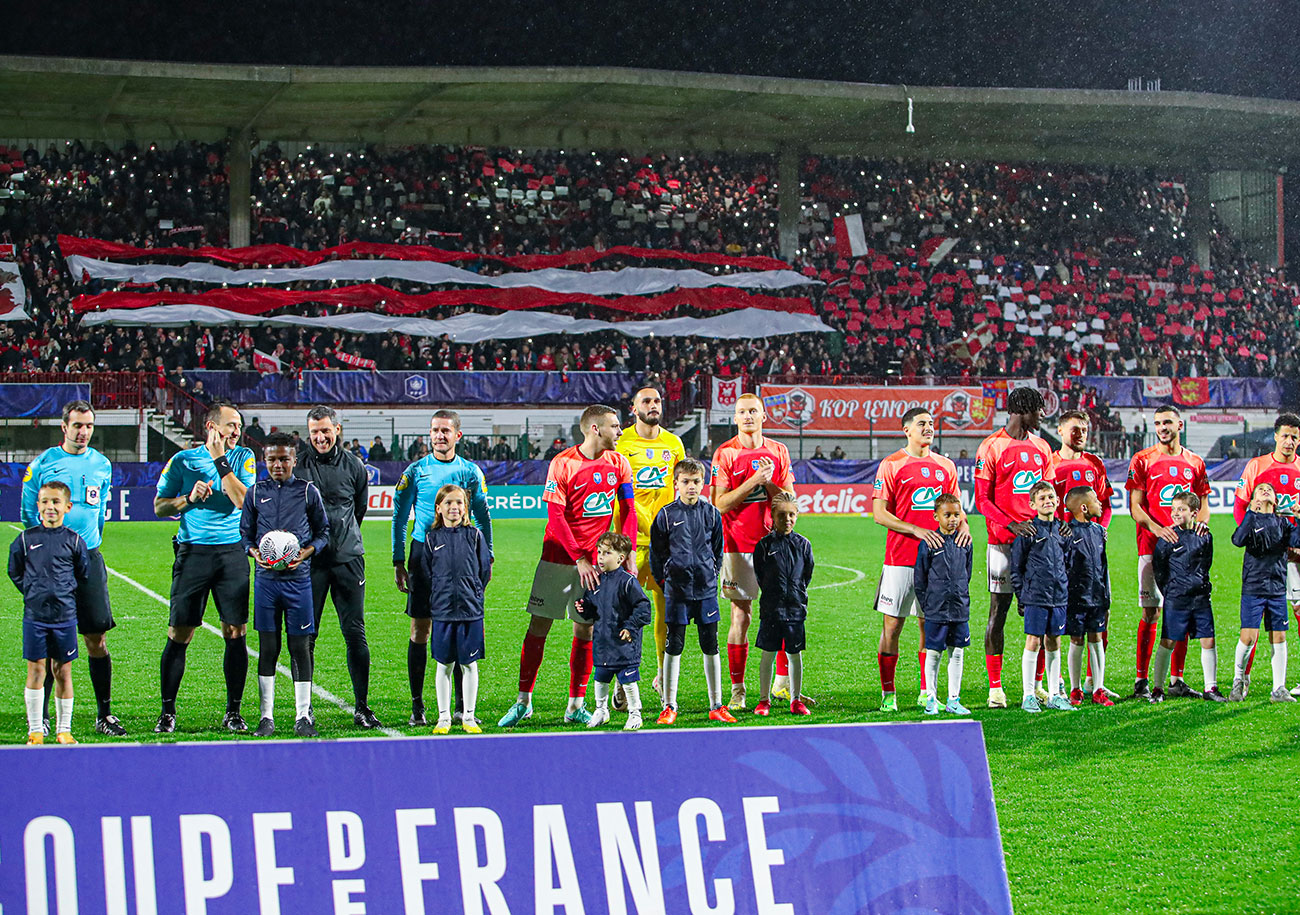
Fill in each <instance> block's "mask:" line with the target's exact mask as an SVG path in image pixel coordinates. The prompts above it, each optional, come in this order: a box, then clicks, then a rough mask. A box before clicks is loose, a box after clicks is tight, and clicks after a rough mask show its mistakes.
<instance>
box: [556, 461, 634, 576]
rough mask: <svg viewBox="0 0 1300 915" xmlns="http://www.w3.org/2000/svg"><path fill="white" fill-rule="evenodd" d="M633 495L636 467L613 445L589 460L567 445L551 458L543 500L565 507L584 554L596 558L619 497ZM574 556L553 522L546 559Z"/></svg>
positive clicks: (562, 559)
mask: <svg viewBox="0 0 1300 915" xmlns="http://www.w3.org/2000/svg"><path fill="white" fill-rule="evenodd" d="M620 498H626V499H630V498H632V466H631V465H630V464H629V463H628V462H627V458H625V457H624V456H623V455H621V454H619V453H618V452H617V451H615V450H614V449H613V448H611V449H610V450H608V451H604V452H602V453H601V455H600V457H598V458H596V459H595V460H594V461H592V460H588V459H587V458H586V457H585V456H584V455H583V453H582V452H581V451H579V450H578V449H577V447H576V446H575V447H573V448H566V449H565V450H563V451H561V452H560V453H559V454H557V455H556V456H555V457H553V458H552V459H551V465H550V467H548V468H547V470H546V486H545V487H544V488H543V490H542V501H544V502H550V503H553V504H555V505H561V506H563V507H564V519H565V521H567V522H568V524H569V529H570V530H572V531H573V537H574V539H575V540H577V541H578V548H579V549H581V550H582V555H584V556H586V557H587V558H588V559H590V560H591V561H592V562H593V563H594V562H595V561H596V541H597V540H599V539H600V535H601V534H603V533H605V532H606V531H608V530H609V528H610V523H611V522H612V521H613V520H614V508H615V503H616V500H618V499H620ZM578 558H579V557H577V556H570V555H569V553H568V551H567V550H565V549H564V547H563V546H561V545H560V542H559V541H558V540H557V539H556V538H555V536H554V531H553V530H552V527H551V522H550V521H549V520H548V521H547V522H546V532H545V533H544V534H543V535H542V559H543V560H545V561H546V562H555V563H561V564H569V563H573V562H577V560H578Z"/></svg>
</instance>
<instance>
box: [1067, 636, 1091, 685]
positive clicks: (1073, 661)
mask: <svg viewBox="0 0 1300 915" xmlns="http://www.w3.org/2000/svg"><path fill="white" fill-rule="evenodd" d="M1085 649H1086V646H1085V645H1076V644H1074V642H1073V641H1071V642H1070V649H1069V654H1068V655H1067V656H1066V665H1067V666H1068V667H1069V668H1070V689H1071V690H1076V689H1082V688H1083V686H1082V683H1083V652H1084V651H1085Z"/></svg>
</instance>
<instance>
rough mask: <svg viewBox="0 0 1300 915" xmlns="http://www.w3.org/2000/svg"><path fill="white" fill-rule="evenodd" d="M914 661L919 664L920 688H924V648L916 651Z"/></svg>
mask: <svg viewBox="0 0 1300 915" xmlns="http://www.w3.org/2000/svg"><path fill="white" fill-rule="evenodd" d="M922 644H924V643H922ZM916 662H917V664H919V665H920V666H921V689H925V688H926V687H925V649H924V648H922V649H921V650H920V651H918V652H917V653H916Z"/></svg>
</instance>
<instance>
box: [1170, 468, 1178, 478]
mask: <svg viewBox="0 0 1300 915" xmlns="http://www.w3.org/2000/svg"><path fill="white" fill-rule="evenodd" d="M1169 475H1170V476H1171V477H1176V476H1178V468H1177V467H1170V468H1169Z"/></svg>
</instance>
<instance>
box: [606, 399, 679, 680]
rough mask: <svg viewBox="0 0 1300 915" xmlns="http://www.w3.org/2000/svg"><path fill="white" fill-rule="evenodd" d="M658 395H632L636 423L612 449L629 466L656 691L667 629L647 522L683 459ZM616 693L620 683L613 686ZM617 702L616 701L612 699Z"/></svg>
mask: <svg viewBox="0 0 1300 915" xmlns="http://www.w3.org/2000/svg"><path fill="white" fill-rule="evenodd" d="M663 409H664V402H663V395H661V394H660V393H659V389H658V388H656V387H654V386H653V385H646V386H644V387H642V388H640V389H639V390H637V392H636V393H635V394H633V395H632V415H633V417H635V419H636V422H634V423H633V424H632V425H630V426H628V427H627V428H626V429H624V430H623V433H622V434H621V435H620V436H619V437H618V444H617V445H615V449H616V450H617V451H618V453H619V454H621V455H623V457H625V458H627V462H628V463H629V464H630V465H631V466H632V492H633V500H634V501H635V503H636V530H637V533H636V544H637V548H636V569H637V581H639V582H640V583H641V587H642V588H644V589H645V592H646V594H648V595H649V596H650V599H651V601H652V602H653V603H654V608H655V626H654V632H655V649H656V651H657V653H658V663H657V665H656V667H655V678H654V688H655V691H656V692H659V693H661V694H662V692H663V689H662V676H661V675H662V673H663V669H664V647H665V646H666V645H667V643H668V627H667V625H666V624H665V622H664V592H663V591H662V590H661V589H660V587H659V584H658V582H656V581H655V578H654V576H653V575H652V574H650V525H651V524H652V523H653V522H654V519H655V515H657V514H659V510H660V509H661V508H663V507H664V506H665V505H667V504H668V503H669V502H671V501H673V499H674V498H675V494H674V489H673V467H674V466H676V464H677V462H678V461H682V460H685V459H686V447H685V446H684V445H683V444H682V440H681V439H680V438H678V437H677V436H676V435H673V434H672V433H671V432H669V431H668V430H667V429H665V428H663V426H661V425H660V424H659V423H660V420H661V419H662V418H663ZM619 691H620V693H621V692H622V686H620V687H619ZM615 704H616V705H617V704H618V703H617V701H616V703H615Z"/></svg>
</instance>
